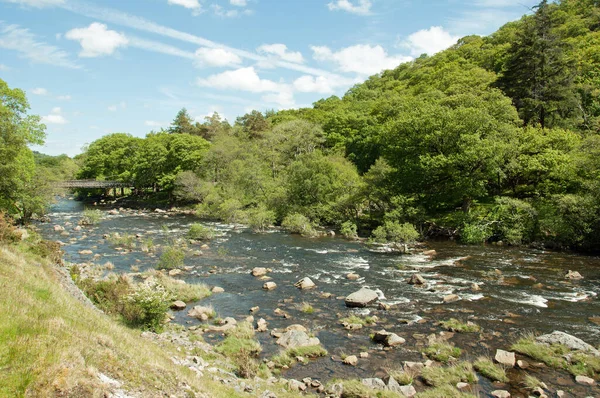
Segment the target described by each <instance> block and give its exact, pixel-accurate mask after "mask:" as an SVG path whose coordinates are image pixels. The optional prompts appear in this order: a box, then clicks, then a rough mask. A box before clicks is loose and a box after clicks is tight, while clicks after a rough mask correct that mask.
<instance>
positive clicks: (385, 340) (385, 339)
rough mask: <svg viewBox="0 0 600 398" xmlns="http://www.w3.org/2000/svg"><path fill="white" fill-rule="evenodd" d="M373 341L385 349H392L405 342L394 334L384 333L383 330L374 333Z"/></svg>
mask: <svg viewBox="0 0 600 398" xmlns="http://www.w3.org/2000/svg"><path fill="white" fill-rule="evenodd" d="M373 341H374V342H376V343H381V344H383V345H384V346H386V347H394V346H397V345H400V344H404V343H405V342H406V340H404V339H403V338H402V337H400V336H398V335H397V334H396V333H390V332H386V331H385V330H380V331H379V332H375V334H374V335H373Z"/></svg>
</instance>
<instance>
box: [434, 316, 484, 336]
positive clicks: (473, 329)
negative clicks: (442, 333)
mask: <svg viewBox="0 0 600 398" xmlns="http://www.w3.org/2000/svg"><path fill="white" fill-rule="evenodd" d="M440 325H441V326H442V327H443V328H444V329H446V330H449V331H451V332H457V333H477V332H479V331H480V330H481V328H480V327H479V325H476V324H474V323H473V322H467V323H463V322H461V321H459V320H458V319H456V318H450V319H449V320H447V321H443V322H440Z"/></svg>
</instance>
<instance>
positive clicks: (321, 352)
mask: <svg viewBox="0 0 600 398" xmlns="http://www.w3.org/2000/svg"><path fill="white" fill-rule="evenodd" d="M326 355H327V350H325V349H324V348H323V347H321V346H320V345H314V346H307V347H297V348H288V349H287V350H285V351H284V352H283V353H281V354H279V355H275V356H274V357H273V358H271V361H273V362H274V363H275V366H276V367H278V368H284V367H290V366H292V365H293V364H294V363H295V362H297V361H296V358H298V357H302V358H309V359H313V358H318V357H324V356H326Z"/></svg>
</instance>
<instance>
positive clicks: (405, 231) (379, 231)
mask: <svg viewBox="0 0 600 398" xmlns="http://www.w3.org/2000/svg"><path fill="white" fill-rule="evenodd" d="M418 238H419V233H418V232H417V230H416V229H415V227H414V226H413V225H412V224H410V223H404V224H400V223H399V222H397V221H386V222H385V223H384V224H383V225H380V226H379V227H377V228H376V229H375V230H374V231H373V233H372V234H371V238H370V239H369V241H370V242H371V243H414V242H416V240H417V239H418Z"/></svg>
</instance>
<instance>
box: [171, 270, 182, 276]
mask: <svg viewBox="0 0 600 398" xmlns="http://www.w3.org/2000/svg"><path fill="white" fill-rule="evenodd" d="M177 275H181V270H180V269H172V270H170V271H169V276H177Z"/></svg>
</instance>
